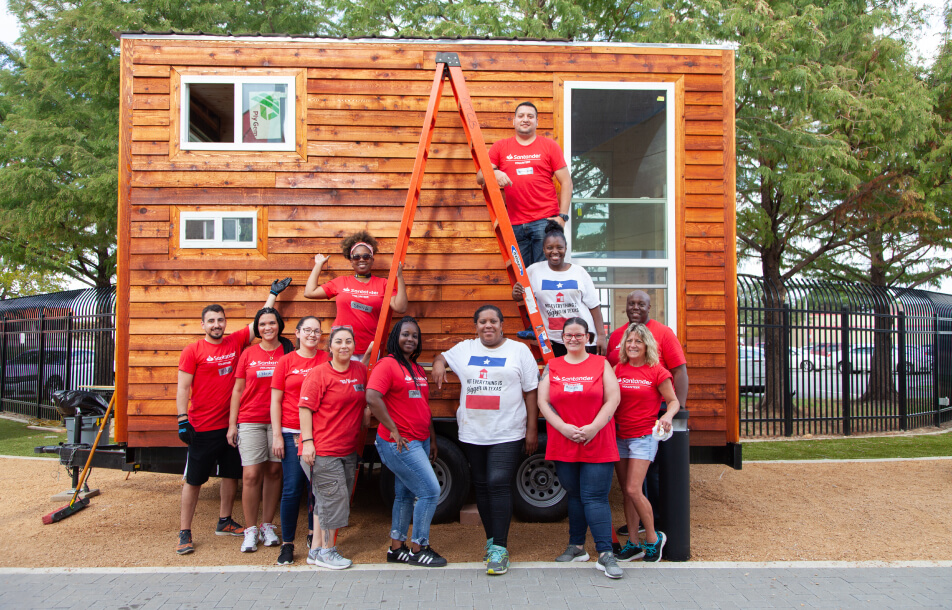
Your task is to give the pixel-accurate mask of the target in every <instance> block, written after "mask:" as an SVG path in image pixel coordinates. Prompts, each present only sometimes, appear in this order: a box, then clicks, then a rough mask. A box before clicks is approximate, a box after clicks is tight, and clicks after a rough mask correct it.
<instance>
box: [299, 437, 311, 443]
mask: <svg viewBox="0 0 952 610" xmlns="http://www.w3.org/2000/svg"><path fill="white" fill-rule="evenodd" d="M308 441H311V442H312V443H313V442H314V439H313V438H302V439H301V442H302V443H306V442H308Z"/></svg>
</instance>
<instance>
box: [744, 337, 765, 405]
mask: <svg viewBox="0 0 952 610" xmlns="http://www.w3.org/2000/svg"><path fill="white" fill-rule="evenodd" d="M737 351H738V369H737V373H738V378H739V381H740V391H741V393H742V394H743V393H753V394H756V393H760V392H763V391H764V387H765V385H766V383H765V381H764V369H765V366H766V364H765V362H764V350H762V349H760V348H759V347H745V346H739V347H738V348H737Z"/></svg>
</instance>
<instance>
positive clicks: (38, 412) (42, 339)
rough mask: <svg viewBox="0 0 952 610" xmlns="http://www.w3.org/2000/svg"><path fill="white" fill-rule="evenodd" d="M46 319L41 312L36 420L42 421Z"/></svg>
mask: <svg viewBox="0 0 952 610" xmlns="http://www.w3.org/2000/svg"><path fill="white" fill-rule="evenodd" d="M45 328H46V318H45V317H44V315H43V311H40V354H39V358H37V364H36V418H37V419H40V418H41V417H42V415H43V382H44V381H45V380H44V379H43V377H44V375H43V373H44V372H45V370H44V369H46V332H45V330H44V329H45Z"/></svg>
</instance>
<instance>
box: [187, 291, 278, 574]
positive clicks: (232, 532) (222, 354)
mask: <svg viewBox="0 0 952 610" xmlns="http://www.w3.org/2000/svg"><path fill="white" fill-rule="evenodd" d="M290 283H291V278H285V279H284V280H280V281H279V280H275V281H274V283H272V284H271V294H270V295H268V300H267V301H265V304H264V306H265V307H272V306H274V301H275V299H276V298H277V296H278V294H279V293H280V292H281V291H282V290H284V289H285V288H287V287H288V284H290ZM252 324H253V323H252ZM225 325H226V320H225V310H224V308H222V306H221V305H217V304H213V305H208V306H206V307H205V309H203V310H202V330H204V331H205V337H203V338H202V339H201V340H199V341H196V342H195V343H192V344H191V345H188V346H186V347H185V349H184V350H182V355H181V356H180V357H179V372H178V391H177V392H176V395H175V406H176V410H177V411H178V434H179V439H181V441H182V442H183V443H185V444H186V445H188V457H187V458H186V462H185V485H183V486H182V514H181V525H182V529H181V531H179V544H178V546H177V547H176V549H175V552H176V553H178V554H179V555H185V554H187V553H191V552H192V551H194V550H195V547H194V546H193V545H192V517H193V516H194V515H195V507H196V506H197V505H198V493H199V491H201V489H202V485H203V484H204V483H205V482H206V481H208V478H209V477H210V476H212V475H216V476H218V477H221V490H220V495H221V505H220V512H219V515H220V518H219V519H218V526H217V527H216V529H215V534H216V535H218V536H241V535H242V534H243V533H244V528H242V527H241V526H240V525H238V524H237V523H235V521H234V520H233V519H232V518H231V509H232V506H233V505H234V502H235V495H236V493H237V492H238V479H240V478H241V456H240V455H239V453H238V449H237V447H232V446H231V445H230V444H229V443H228V438H227V435H228V417H229V414H230V402H231V392H232V388H233V386H234V383H235V364H237V362H238V358H239V357H240V356H241V351H242V350H243V349H244V348H245V346H247V345H248V344H249V343H250V342H251V336H252V332H253V330H254V329H253V328H252V327H251V325H249V326H246V327H244V328H242V329H241V330H239V331H238V332H235V333H233V334H231V335H228V336H227V337H226V336H225Z"/></svg>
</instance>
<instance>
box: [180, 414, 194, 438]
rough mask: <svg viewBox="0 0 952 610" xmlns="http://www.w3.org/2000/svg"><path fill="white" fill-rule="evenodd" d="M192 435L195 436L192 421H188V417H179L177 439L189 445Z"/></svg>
mask: <svg viewBox="0 0 952 610" xmlns="http://www.w3.org/2000/svg"><path fill="white" fill-rule="evenodd" d="M194 436H195V428H193V427H192V422H190V421H188V418H185V419H180V420H179V423H178V437H179V440H180V441H182V442H183V443H185V444H186V445H191V444H192V438H193V437H194Z"/></svg>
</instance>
